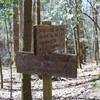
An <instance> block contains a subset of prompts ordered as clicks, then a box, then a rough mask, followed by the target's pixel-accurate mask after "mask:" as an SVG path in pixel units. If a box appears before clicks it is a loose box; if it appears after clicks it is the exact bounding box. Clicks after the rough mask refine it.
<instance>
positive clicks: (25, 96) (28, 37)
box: [22, 0, 32, 100]
mask: <svg viewBox="0 0 100 100" xmlns="http://www.w3.org/2000/svg"><path fill="white" fill-rule="evenodd" d="M31 43H32V0H24V33H23V51H31V45H32V44H31ZM22 100H32V94H31V76H30V75H27V74H23V79H22Z"/></svg>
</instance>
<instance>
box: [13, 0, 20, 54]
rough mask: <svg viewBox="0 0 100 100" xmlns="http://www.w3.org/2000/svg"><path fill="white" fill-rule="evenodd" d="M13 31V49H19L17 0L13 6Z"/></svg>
mask: <svg viewBox="0 0 100 100" xmlns="http://www.w3.org/2000/svg"><path fill="white" fill-rule="evenodd" d="M13 11H14V15H13V32H14V35H13V37H14V51H15V52H16V51H18V50H19V13H18V0H16V1H14V7H13Z"/></svg>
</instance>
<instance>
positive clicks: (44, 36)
mask: <svg viewBox="0 0 100 100" xmlns="http://www.w3.org/2000/svg"><path fill="white" fill-rule="evenodd" d="M33 29H34V39H35V40H34V46H33V47H34V50H35V52H36V54H37V55H38V54H41V53H45V52H51V53H52V52H55V51H56V50H58V49H64V48H65V32H66V26H65V25H59V26H57V25H38V26H34V28H33Z"/></svg>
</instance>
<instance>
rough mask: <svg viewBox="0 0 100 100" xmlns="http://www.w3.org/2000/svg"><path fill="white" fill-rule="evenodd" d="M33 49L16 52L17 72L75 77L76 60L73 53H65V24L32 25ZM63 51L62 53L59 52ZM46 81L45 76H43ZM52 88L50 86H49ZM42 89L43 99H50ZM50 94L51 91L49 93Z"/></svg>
mask: <svg viewBox="0 0 100 100" xmlns="http://www.w3.org/2000/svg"><path fill="white" fill-rule="evenodd" d="M33 29H34V31H33V32H34V36H33V37H34V39H33V40H34V41H33V51H34V53H29V52H17V53H16V66H17V71H18V72H19V73H25V74H41V75H44V76H45V75H47V76H48V75H50V76H62V77H66V78H76V77H77V60H76V56H75V55H65V54H64V49H65V35H64V34H65V31H66V27H65V26H62V25H60V26H55V25H38V26H34V28H33ZM60 53H63V54H60ZM45 81H46V78H45ZM51 88H52V87H51ZM47 91H49V90H47V89H44V94H45V96H46V97H44V100H52V99H51V98H52V96H51V97H50V96H49V95H47V93H46V92H47ZM51 94H52V93H51Z"/></svg>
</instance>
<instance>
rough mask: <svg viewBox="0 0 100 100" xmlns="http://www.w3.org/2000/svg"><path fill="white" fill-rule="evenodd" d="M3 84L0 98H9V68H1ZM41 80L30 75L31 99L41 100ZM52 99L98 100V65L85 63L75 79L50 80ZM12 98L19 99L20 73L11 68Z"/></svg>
mask: <svg viewBox="0 0 100 100" xmlns="http://www.w3.org/2000/svg"><path fill="white" fill-rule="evenodd" d="M3 78H4V84H3V85H4V86H3V89H1V90H0V100H9V98H10V85H11V83H10V68H9V67H4V68H3ZM42 87H43V86H42V80H40V79H39V78H38V77H37V75H32V95H33V100H42V97H43V91H42V90H43V89H42ZM52 92H53V93H52V94H53V97H52V98H53V100H100V66H99V65H98V66H97V65H96V64H95V63H86V64H84V65H82V69H78V76H77V78H76V79H66V78H63V77H61V78H60V79H59V80H58V81H53V82H52ZM12 96H13V100H21V74H19V73H17V72H16V69H15V68H13V90H12Z"/></svg>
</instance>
